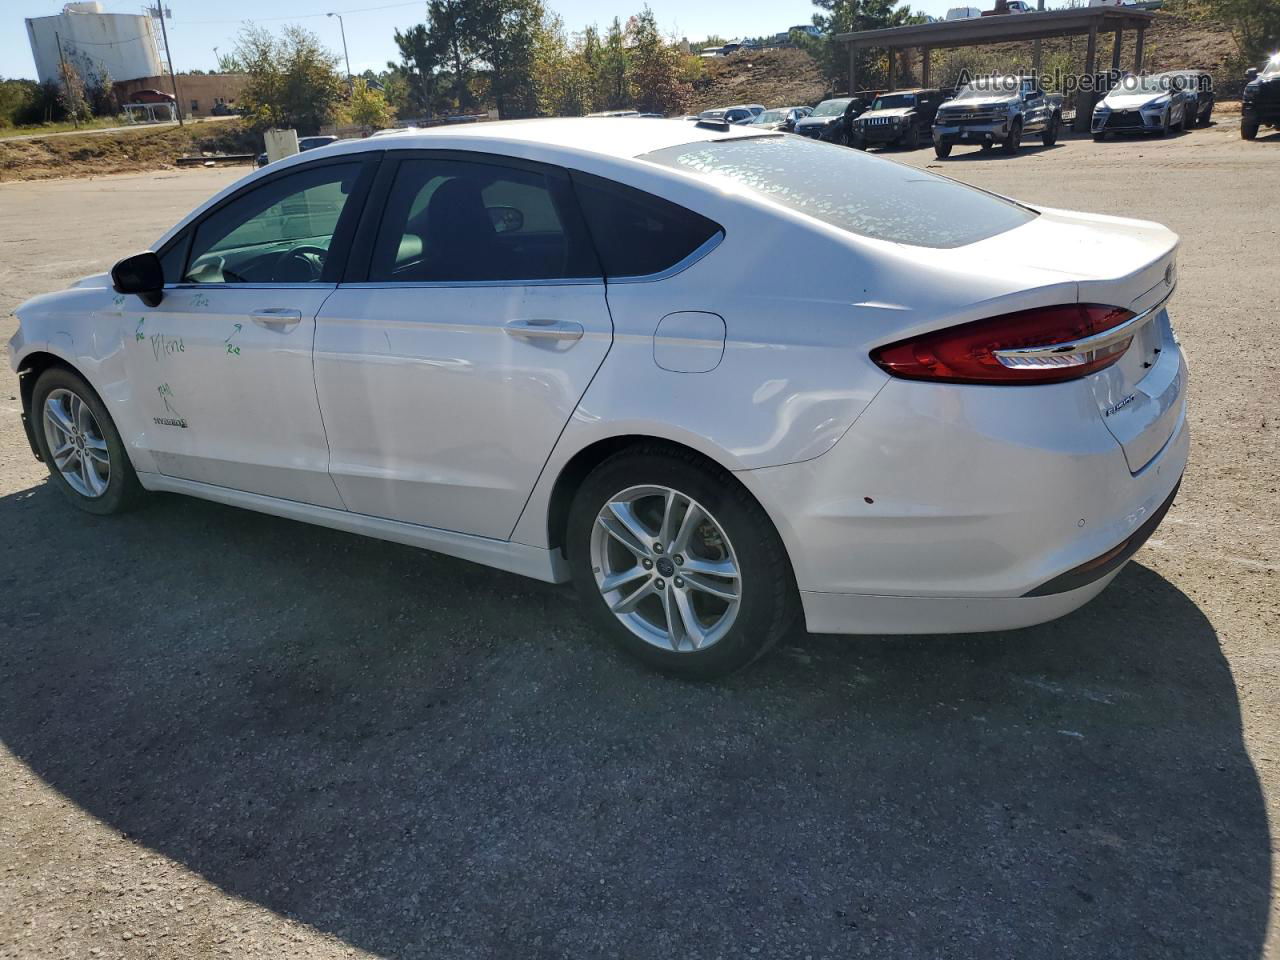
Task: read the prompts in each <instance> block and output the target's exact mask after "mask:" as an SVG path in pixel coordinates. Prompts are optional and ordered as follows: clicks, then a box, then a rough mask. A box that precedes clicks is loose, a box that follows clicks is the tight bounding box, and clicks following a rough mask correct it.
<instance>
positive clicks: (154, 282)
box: [111, 250, 164, 307]
mask: <svg viewBox="0 0 1280 960" xmlns="http://www.w3.org/2000/svg"><path fill="white" fill-rule="evenodd" d="M111 286H112V287H113V288H114V289H115V291H116V293H136V294H137V295H138V299H139V300H141V301H142V302H143V303H145V304H146V305H147V306H148V307H155V306H158V305H159V304H160V301H161V300H163V299H164V267H162V266H161V265H160V258H159V257H157V256H156V255H155V253H154V251H151V250H147V251H144V252H143V253H135V254H134V255H133V256H132V257H125V258H124V259H123V260H121V261H120V262H119V263H117V264H116V265H115V266H114V267H112V268H111Z"/></svg>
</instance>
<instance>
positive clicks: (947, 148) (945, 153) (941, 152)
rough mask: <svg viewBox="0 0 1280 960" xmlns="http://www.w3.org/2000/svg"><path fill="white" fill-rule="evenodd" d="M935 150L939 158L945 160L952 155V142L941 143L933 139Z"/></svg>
mask: <svg viewBox="0 0 1280 960" xmlns="http://www.w3.org/2000/svg"><path fill="white" fill-rule="evenodd" d="M933 152H934V154H935V155H936V156H937V158H938V159H939V160H945V159H947V157H949V156H951V144H949V143H939V142H938V141H937V140H935V141H933Z"/></svg>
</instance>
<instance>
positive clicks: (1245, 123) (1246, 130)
mask: <svg viewBox="0 0 1280 960" xmlns="http://www.w3.org/2000/svg"><path fill="white" fill-rule="evenodd" d="M1257 136H1258V121H1257V120H1253V121H1249V120H1245V119H1243V118H1241V120H1240V138H1241V139H1242V140H1253V139H1255V138H1256V137H1257Z"/></svg>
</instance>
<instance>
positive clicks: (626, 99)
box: [595, 17, 631, 110]
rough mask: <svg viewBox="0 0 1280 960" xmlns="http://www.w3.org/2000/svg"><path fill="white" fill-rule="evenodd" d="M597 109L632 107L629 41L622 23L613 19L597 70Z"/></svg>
mask: <svg viewBox="0 0 1280 960" xmlns="http://www.w3.org/2000/svg"><path fill="white" fill-rule="evenodd" d="M595 99H596V109H597V110H621V109H623V108H625V107H629V106H631V84H630V82H629V79H628V77H627V40H626V35H625V34H624V33H623V30H622V22H621V21H620V20H619V19H618V18H617V17H614V18H613V23H611V24H609V32H608V33H607V34H605V38H604V43H602V44H601V45H600V62H599V66H598V68H597V70H596V98H595Z"/></svg>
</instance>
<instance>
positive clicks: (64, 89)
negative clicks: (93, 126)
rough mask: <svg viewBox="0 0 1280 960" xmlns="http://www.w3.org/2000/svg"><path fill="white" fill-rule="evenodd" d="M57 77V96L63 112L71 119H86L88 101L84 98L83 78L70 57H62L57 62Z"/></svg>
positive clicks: (87, 116) (87, 115)
mask: <svg viewBox="0 0 1280 960" xmlns="http://www.w3.org/2000/svg"><path fill="white" fill-rule="evenodd" d="M58 79H59V81H60V84H59V86H60V88H61V89H60V91H59V94H58V97H59V102H60V103H61V104H62V109H63V112H64V113H65V114H66V115H67V116H68V117H70V118H71V119H73V120H87V119H88V118H89V102H88V100H86V99H85V91H84V79H83V78H82V77H81V76H80V71H79V70H77V69H76V65H75V62H74V60H72V58H70V57H64V58H63V60H62V61H61V62H60V63H59V65H58Z"/></svg>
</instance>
